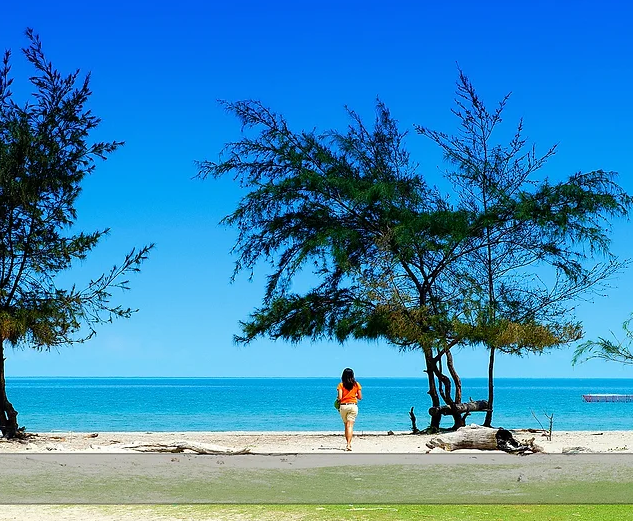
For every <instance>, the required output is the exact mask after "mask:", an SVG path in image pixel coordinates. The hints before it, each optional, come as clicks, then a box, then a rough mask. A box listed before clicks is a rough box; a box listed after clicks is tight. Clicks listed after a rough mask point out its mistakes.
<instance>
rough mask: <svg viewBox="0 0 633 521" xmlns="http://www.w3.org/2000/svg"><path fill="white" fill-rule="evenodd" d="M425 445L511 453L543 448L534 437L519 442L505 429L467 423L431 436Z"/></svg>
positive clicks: (528, 451) (446, 448)
mask: <svg viewBox="0 0 633 521" xmlns="http://www.w3.org/2000/svg"><path fill="white" fill-rule="evenodd" d="M426 446H427V447H428V448H430V449H434V448H436V447H438V448H440V449H444V450H449V451H451V450H457V449H479V450H503V451H505V452H510V453H513V454H525V453H533V452H543V449H542V448H541V447H539V446H538V445H536V444H535V443H534V438H531V439H530V440H527V441H524V442H520V441H518V440H516V439H515V438H514V436H513V435H512V433H511V432H510V431H508V430H506V429H493V428H490V427H482V426H481V425H469V426H467V427H462V428H460V429H457V430H456V431H454V432H447V433H446V434H442V435H441V436H437V437H435V438H431V439H430V440H429V442H428V443H427V444H426Z"/></svg>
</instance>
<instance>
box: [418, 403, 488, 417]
mask: <svg viewBox="0 0 633 521" xmlns="http://www.w3.org/2000/svg"><path fill="white" fill-rule="evenodd" d="M455 410H456V412H458V413H460V414H464V413H471V412H476V411H484V412H485V411H487V410H488V402H487V401H486V400H475V401H470V402H465V403H456V404H455ZM437 414H441V415H442V416H448V415H449V414H453V411H452V409H451V407H450V406H449V405H442V406H441V407H431V408H430V409H429V415H431V416H436V415H437Z"/></svg>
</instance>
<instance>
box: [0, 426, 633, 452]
mask: <svg viewBox="0 0 633 521" xmlns="http://www.w3.org/2000/svg"><path fill="white" fill-rule="evenodd" d="M512 432H513V434H514V436H515V438H516V439H518V440H520V441H527V440H529V439H532V438H533V439H534V443H536V444H537V445H539V446H540V447H542V448H543V452H545V453H547V454H557V453H558V454H560V453H588V454H590V453H602V454H604V453H633V430H619V431H607V430H604V431H602V430H593V431H553V432H552V439H551V441H550V440H547V437H546V435H545V433H543V432H540V431H539V432H529V431H526V430H521V429H514V430H512ZM436 436H438V435H430V434H411V433H410V432H404V431H401V432H394V433H393V434H387V433H385V432H384V431H380V432H376V431H362V430H359V431H357V432H355V433H354V440H353V444H352V446H353V452H354V453H361V454H390V453H391V454H424V453H430V452H431V450H430V449H429V448H428V447H427V446H426V443H427V442H428V441H429V440H430V439H431V438H433V437H436ZM177 445H180V446H181V447H186V446H187V445H189V446H190V447H193V450H192V449H187V448H183V450H182V451H181V452H184V453H186V452H195V450H196V448H198V449H201V450H209V451H217V452H218V453H226V454H231V453H240V452H241V453H251V454H336V453H343V452H345V439H344V436H343V432H342V430H341V431H274V432H270V431H222V432H219V431H215V432H214V431H181V432H71V431H68V432H61V431H54V432H40V433H29V437H28V438H27V439H26V440H4V439H0V454H10V453H51V452H54V453H62V452H63V453H67V452H71V453H138V452H169V450H168V448H169V447H172V448H173V447H175V446H177ZM152 447H154V449H152ZM438 451H440V452H446V451H443V450H441V449H433V451H432V452H433V453H437V452H438ZM463 452H478V453H481V452H487V453H488V452H493V453H494V452H499V453H501V451H481V450H477V449H461V450H456V451H453V452H451V453H463ZM449 454H450V453H449Z"/></svg>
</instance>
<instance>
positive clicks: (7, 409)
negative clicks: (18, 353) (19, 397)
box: [0, 338, 19, 439]
mask: <svg viewBox="0 0 633 521" xmlns="http://www.w3.org/2000/svg"><path fill="white" fill-rule="evenodd" d="M0 430H1V431H2V435H3V436H4V437H5V438H8V439H11V438H15V437H16V436H17V435H18V432H19V430H18V412H17V411H16V410H15V409H14V408H13V405H12V404H11V402H10V401H9V400H8V398H7V386H6V382H5V379H4V339H3V338H0Z"/></svg>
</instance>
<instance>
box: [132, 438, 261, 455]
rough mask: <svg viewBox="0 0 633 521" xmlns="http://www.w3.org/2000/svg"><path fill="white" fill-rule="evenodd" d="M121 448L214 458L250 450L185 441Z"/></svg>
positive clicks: (247, 452) (248, 452) (245, 452)
mask: <svg viewBox="0 0 633 521" xmlns="http://www.w3.org/2000/svg"><path fill="white" fill-rule="evenodd" d="M122 448H125V449H130V450H136V451H138V452H169V453H172V454H180V453H183V452H193V453H196V454H212V455H214V456H220V455H227V456H228V455H237V454H250V453H251V451H250V449H246V448H245V449H238V450H233V449H227V448H224V447H217V446H212V445H203V444H201V443H190V442H187V441H182V442H176V443H147V444H138V445H124V446H123V447H122Z"/></svg>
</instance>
